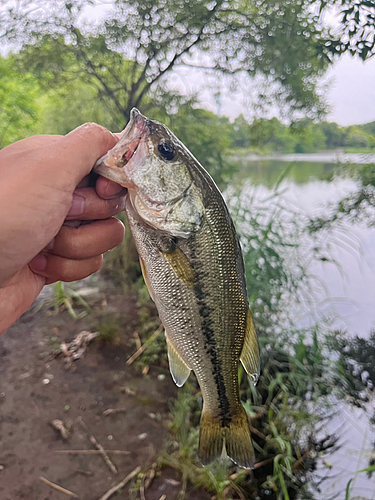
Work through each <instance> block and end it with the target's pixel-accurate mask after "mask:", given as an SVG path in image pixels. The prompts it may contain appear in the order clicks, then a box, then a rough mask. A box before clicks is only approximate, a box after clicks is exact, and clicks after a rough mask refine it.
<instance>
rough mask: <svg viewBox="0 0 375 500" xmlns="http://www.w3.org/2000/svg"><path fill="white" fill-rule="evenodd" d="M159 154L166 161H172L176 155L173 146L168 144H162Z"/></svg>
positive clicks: (159, 147)
mask: <svg viewBox="0 0 375 500" xmlns="http://www.w3.org/2000/svg"><path fill="white" fill-rule="evenodd" d="M158 151H159V154H160V156H161V157H162V158H164V160H168V161H171V160H173V158H174V157H175V155H176V153H175V150H174V148H173V146H172V144H169V143H168V142H161V143H160V144H159V146H158Z"/></svg>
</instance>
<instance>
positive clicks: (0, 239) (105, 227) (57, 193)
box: [0, 124, 126, 333]
mask: <svg viewBox="0 0 375 500" xmlns="http://www.w3.org/2000/svg"><path fill="white" fill-rule="evenodd" d="M117 141H118V138H117V137H115V136H114V135H112V134H111V133H110V132H109V131H108V130H106V129H105V128H103V127H100V126H99V125H96V124H86V125H82V126H81V127H79V128H77V129H75V130H73V131H72V132H71V133H70V134H68V135H66V136H35V137H30V138H28V139H24V140H23V141H19V142H17V143H15V144H12V145H10V146H8V147H6V148H4V149H3V150H2V151H0V333H2V332H4V331H5V330H6V329H7V328H8V327H9V326H10V325H11V324H12V323H13V322H14V321H16V319H18V318H19V317H20V316H21V314H23V313H24V312H25V311H26V310H27V309H28V307H29V306H30V305H31V303H32V302H33V301H34V300H35V298H36V297H37V296H38V294H39V293H40V291H41V289H42V288H43V286H44V285H45V284H49V283H53V282H55V281H58V280H62V281H74V280H78V279H82V278H84V277H86V276H88V275H90V274H91V273H93V272H95V271H97V270H98V269H99V268H100V266H101V263H102V258H103V257H102V254H103V253H104V252H106V251H107V250H109V249H111V248H113V247H114V246H116V245H118V244H119V243H120V242H121V241H122V239H123V236H124V227H123V225H122V223H121V222H120V221H119V220H117V219H114V218H112V216H113V215H116V214H118V213H119V212H121V211H122V210H123V209H124V205H125V194H126V190H124V189H123V188H121V187H120V186H118V185H117V184H114V183H112V182H111V181H108V180H106V179H104V178H101V177H99V179H98V180H97V182H96V186H95V188H93V187H84V186H87V185H88V174H89V173H90V171H91V169H92V167H93V165H94V163H95V161H96V160H97V159H98V158H100V157H101V156H103V155H104V154H105V153H106V152H107V151H108V150H109V149H111V148H112V147H113V146H114V145H115V144H116V143H117ZM77 186H79V187H78V189H76V188H77ZM82 221H85V222H84V223H82V224H81V222H82ZM90 221H91V222H90Z"/></svg>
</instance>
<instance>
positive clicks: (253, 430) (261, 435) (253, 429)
mask: <svg viewBox="0 0 375 500" xmlns="http://www.w3.org/2000/svg"><path fill="white" fill-rule="evenodd" d="M249 429H250V431H251V432H252V433H253V434H256V435H257V436H259V437H260V438H262V439H264V441H267V436H265V435H264V434H262V433H261V432H260V431H258V429H256V428H255V427H253V426H252V425H249Z"/></svg>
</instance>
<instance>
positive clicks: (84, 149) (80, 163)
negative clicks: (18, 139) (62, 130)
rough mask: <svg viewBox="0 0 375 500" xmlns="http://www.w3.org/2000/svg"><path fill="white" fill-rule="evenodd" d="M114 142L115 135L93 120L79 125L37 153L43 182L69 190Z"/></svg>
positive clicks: (115, 142) (116, 140)
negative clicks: (39, 156)
mask: <svg viewBox="0 0 375 500" xmlns="http://www.w3.org/2000/svg"><path fill="white" fill-rule="evenodd" d="M117 142H118V138H117V137H115V136H114V135H113V134H112V133H111V132H110V131H109V130H107V129H106V128H104V127H101V126H100V125H98V124H96V123H86V124H84V125H81V126H80V127H78V128H76V129H75V130H73V131H72V132H70V133H69V134H68V135H66V136H65V137H62V138H60V139H59V140H58V141H56V142H54V143H53V144H52V145H51V147H49V148H45V149H43V151H42V152H41V153H40V154H41V155H42V158H41V161H42V164H43V167H44V168H43V169H42V170H43V172H42V174H43V175H44V183H45V184H47V185H48V184H51V183H52V185H56V183H57V184H58V185H59V186H60V189H64V190H68V191H69V190H73V189H74V188H75V187H76V186H77V185H78V183H79V182H80V181H81V180H82V179H83V178H84V177H85V175H88V174H89V173H90V171H91V169H92V167H93V165H94V163H95V161H96V160H97V159H98V158H100V157H101V156H103V155H105V154H106V153H107V151H108V150H109V149H112V148H113V147H114V146H115V145H116V144H117Z"/></svg>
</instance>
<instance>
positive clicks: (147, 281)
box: [139, 256, 155, 302]
mask: <svg viewBox="0 0 375 500" xmlns="http://www.w3.org/2000/svg"><path fill="white" fill-rule="evenodd" d="M139 263H140V264H141V270H142V274H143V279H144V280H145V283H146V286H147V290H148V293H149V294H150V297H151V298H152V300H153V301H154V302H155V296H154V292H153V290H152V287H151V283H150V280H149V279H148V276H147V271H146V266H145V261H144V260H143V259H142V257H141V256H139Z"/></svg>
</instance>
